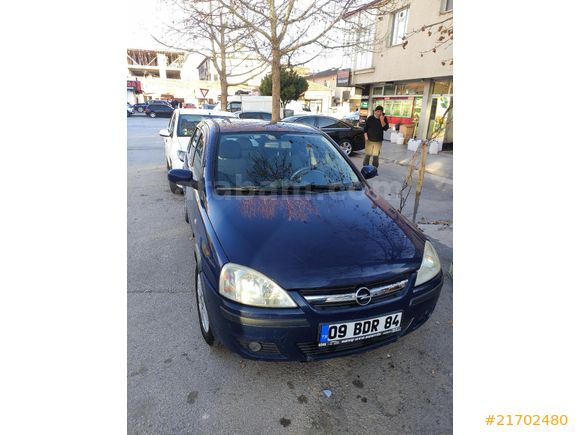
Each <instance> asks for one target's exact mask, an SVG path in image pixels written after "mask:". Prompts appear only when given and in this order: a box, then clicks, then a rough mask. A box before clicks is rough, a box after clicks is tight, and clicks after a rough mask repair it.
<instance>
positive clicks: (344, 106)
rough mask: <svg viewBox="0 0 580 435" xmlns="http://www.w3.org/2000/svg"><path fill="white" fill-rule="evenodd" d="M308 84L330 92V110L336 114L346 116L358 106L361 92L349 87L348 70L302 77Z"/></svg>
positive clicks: (337, 69) (323, 72) (326, 71)
mask: <svg viewBox="0 0 580 435" xmlns="http://www.w3.org/2000/svg"><path fill="white" fill-rule="evenodd" d="M304 78H305V79H306V80H308V81H309V82H313V83H316V84H317V85H322V86H325V87H326V88H329V89H330V90H331V91H332V101H331V102H330V108H331V109H334V111H336V113H340V114H342V115H346V114H347V113H349V112H354V111H355V110H357V109H358V108H359V106H360V102H361V95H362V93H361V91H360V89H358V92H357V88H356V87H354V86H351V80H350V69H348V68H345V69H340V68H330V69H327V70H324V71H320V72H317V73H313V74H309V75H307V76H305V77H304Z"/></svg>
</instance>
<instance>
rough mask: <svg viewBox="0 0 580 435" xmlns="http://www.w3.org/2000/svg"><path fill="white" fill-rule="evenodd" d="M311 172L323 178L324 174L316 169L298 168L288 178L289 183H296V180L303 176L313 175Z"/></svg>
mask: <svg viewBox="0 0 580 435" xmlns="http://www.w3.org/2000/svg"><path fill="white" fill-rule="evenodd" d="M313 172H317V173H318V174H320V175H321V176H322V177H324V176H325V175H324V172H322V171H321V170H320V169H316V168H312V167H310V166H305V167H303V168H300V169H298V170H296V171H295V172H294V173H293V174H292V175H291V176H290V181H292V182H296V181H297V179H298V178H302V177H303V176H304V175H305V174H308V173H313Z"/></svg>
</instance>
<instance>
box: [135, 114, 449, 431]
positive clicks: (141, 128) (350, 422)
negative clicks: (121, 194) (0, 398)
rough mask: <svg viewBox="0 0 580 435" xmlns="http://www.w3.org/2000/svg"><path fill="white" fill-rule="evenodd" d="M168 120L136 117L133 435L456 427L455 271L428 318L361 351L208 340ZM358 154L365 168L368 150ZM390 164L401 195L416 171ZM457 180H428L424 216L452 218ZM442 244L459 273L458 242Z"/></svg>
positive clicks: (388, 173)
mask: <svg viewBox="0 0 580 435" xmlns="http://www.w3.org/2000/svg"><path fill="white" fill-rule="evenodd" d="M167 123H168V120H167V119H159V118H157V119H150V118H147V117H144V116H139V115H138V116H133V117H130V118H128V119H127V137H128V141H127V142H128V143H127V145H128V147H127V153H128V168H127V182H128V200H127V227H128V234H127V245H128V253H127V262H128V276H127V288H128V296H127V297H128V299H127V309H128V312H127V332H128V337H127V347H128V349H127V431H128V433H129V434H182V433H183V434H190V433H193V434H208V433H213V434H343V433H344V434H346V433H349V434H354V433H356V434H367V433H368V434H379V433H380V434H401V433H410V434H450V433H451V432H452V411H453V409H452V385H453V378H452V362H453V358H452V328H453V325H452V318H453V317H452V300H453V297H452V281H451V280H450V279H446V282H445V285H444V288H443V291H442V294H441V297H440V299H439V303H438V305H437V307H436V309H435V312H434V314H433V316H432V317H431V319H430V320H429V321H428V322H427V323H426V324H425V325H424V326H423V327H421V328H419V329H418V330H417V331H415V332H413V333H411V334H410V335H408V336H406V337H404V338H402V339H401V340H399V341H398V342H396V343H394V344H392V345H389V346H387V347H382V348H380V349H376V350H374V351H370V352H367V353H363V354H359V355H356V356H352V357H344V358H337V359H333V360H326V361H321V362H311V363H298V362H296V363H272V362H257V361H250V360H243V359H242V358H241V357H239V356H238V355H236V354H233V353H231V352H229V351H228V350H227V349H225V348H223V347H217V348H210V347H208V346H207V345H206V344H205V342H204V341H203V338H202V337H201V333H200V332H199V326H198V323H197V322H198V320H197V312H196V311H195V309H194V307H193V305H192V292H191V289H192V283H193V267H192V265H193V262H192V259H193V241H192V237H191V233H190V228H189V226H188V225H187V224H186V223H185V221H184V218H183V211H184V204H183V196H181V195H173V194H171V192H170V191H169V186H168V183H167V178H166V169H165V164H164V156H163V142H162V140H161V138H160V137H159V135H158V131H159V129H161V128H164V127H166V125H167ZM353 159H354V160H355V161H356V162H357V164H358V166H359V167H360V162H361V161H362V159H360V157H359V156H356V157H354V158H353ZM379 173H380V176H379V177H377V179H375V180H373V181H374V182H375V183H382V184H381V186H383V187H384V189H383V190H384V192H385V193H384V195H385V196H386V197H387V199H390V198H389V196H392V195H394V194H395V192H396V190H397V187H396V186H397V185H400V181H401V180H402V178H403V176H404V173H405V168H403V167H400V166H398V165H394V164H390V165H387V164H385V165H382V166H381V167H380V168H379ZM426 179H427V180H429V177H427V178H426ZM397 183H398V184H397ZM385 186H386V187H385ZM451 188H452V186H451V185H450V184H449V183H445V182H442V183H439V182H427V183H426V189H425V191H424V192H423V198H422V200H421V201H422V202H421V204H422V208H421V210H422V213H420V214H419V216H423V217H425V218H426V219H430V220H440V219H451V217H452V216H451V209H450V208H449V207H448V206H442V205H441V204H444V203H445V201H447V203H449V204H450V202H449V201H450V198H451ZM389 193H391V195H389ZM392 197H393V198H394V196H392ZM410 201H411V206H410V207H411V208H412V199H411V200H410ZM395 202H396V201H394V200H393V203H395ZM447 208H449V209H447ZM406 214H408V213H406ZM434 245H435V247H436V249H437V250H438V252H439V255H440V257H441V260H442V263H443V266H444V270H447V269H448V266H449V263H450V261H451V255H452V251H451V249H450V246H447V245H444V244H441V243H438V242H437V241H435V243H434ZM324 390H330V391H331V396H330V397H326V396H325V395H324V394H323V391H324Z"/></svg>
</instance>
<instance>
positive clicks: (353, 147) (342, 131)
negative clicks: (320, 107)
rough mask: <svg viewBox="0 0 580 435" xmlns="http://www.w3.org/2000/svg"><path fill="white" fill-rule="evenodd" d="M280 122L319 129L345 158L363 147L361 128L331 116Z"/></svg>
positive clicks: (297, 118)
mask: <svg viewBox="0 0 580 435" xmlns="http://www.w3.org/2000/svg"><path fill="white" fill-rule="evenodd" d="M282 121H285V122H297V123H299V124H306V125H310V126H312V127H316V128H319V129H320V130H322V131H323V132H325V133H326V134H328V135H329V136H330V137H331V138H332V139H333V140H334V141H335V142H336V143H337V144H338V145H339V146H340V148H342V150H343V151H344V152H345V154H346V155H347V156H350V154H351V153H352V152H353V151H359V150H362V149H364V147H365V136H364V131H363V129H362V128H360V127H354V126H352V125H349V124H347V123H346V122H344V121H341V120H340V119H336V118H333V117H331V116H324V115H295V116H289V117H287V118H284V119H283V120H282Z"/></svg>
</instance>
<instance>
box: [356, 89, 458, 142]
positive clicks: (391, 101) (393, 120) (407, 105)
mask: <svg viewBox="0 0 580 435" xmlns="http://www.w3.org/2000/svg"><path fill="white" fill-rule="evenodd" d="M426 84H430V86H427V87H426ZM426 88H427V89H429V92H427V94H426V95H425V93H426ZM452 92H453V80H437V79H433V80H428V81H423V80H422V81H415V82H407V83H387V84H383V85H381V86H376V85H372V86H371V87H370V94H371V95H370V96H369V100H370V104H369V105H368V107H369V109H368V114H369V115H370V114H372V111H373V109H374V108H375V107H376V106H383V109H384V112H385V115H386V117H387V120H388V122H389V125H390V126H391V127H393V128H397V129H398V130H400V131H402V132H403V134H404V135H405V138H406V139H407V138H409V137H416V136H419V128H418V127H419V122H420V120H421V113H422V110H424V109H425V110H427V111H428V114H429V117H428V119H427V122H428V124H427V125H428V128H427V131H426V135H425V136H426V137H425V138H434V139H438V140H442V141H444V142H453V121H452V119H453V116H452V105H453V93H452ZM425 98H427V99H428V104H426V103H425ZM448 109H449V110H448ZM367 116H368V115H367Z"/></svg>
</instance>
